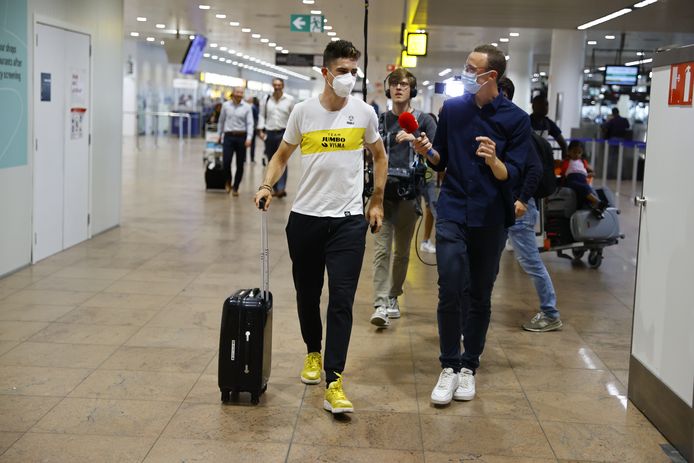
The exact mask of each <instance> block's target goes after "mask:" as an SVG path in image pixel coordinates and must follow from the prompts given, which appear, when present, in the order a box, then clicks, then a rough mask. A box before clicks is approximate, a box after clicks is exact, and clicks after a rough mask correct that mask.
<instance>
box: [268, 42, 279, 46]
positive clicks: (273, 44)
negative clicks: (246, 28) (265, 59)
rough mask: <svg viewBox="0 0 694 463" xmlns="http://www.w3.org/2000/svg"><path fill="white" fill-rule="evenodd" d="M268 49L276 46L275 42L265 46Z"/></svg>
mask: <svg viewBox="0 0 694 463" xmlns="http://www.w3.org/2000/svg"><path fill="white" fill-rule="evenodd" d="M267 46H268V47H275V46H277V44H276V43H275V42H270V43H268V44H267Z"/></svg>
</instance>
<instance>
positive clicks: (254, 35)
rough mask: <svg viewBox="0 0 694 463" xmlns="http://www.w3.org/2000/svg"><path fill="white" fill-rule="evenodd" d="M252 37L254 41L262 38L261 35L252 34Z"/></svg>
mask: <svg viewBox="0 0 694 463" xmlns="http://www.w3.org/2000/svg"><path fill="white" fill-rule="evenodd" d="M251 37H253V38H254V39H259V38H260V34H251Z"/></svg>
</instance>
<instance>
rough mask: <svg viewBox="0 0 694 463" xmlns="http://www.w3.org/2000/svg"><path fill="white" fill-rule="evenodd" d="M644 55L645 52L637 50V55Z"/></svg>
mask: <svg viewBox="0 0 694 463" xmlns="http://www.w3.org/2000/svg"><path fill="white" fill-rule="evenodd" d="M644 55H645V53H644V52H642V51H637V52H636V56H644Z"/></svg>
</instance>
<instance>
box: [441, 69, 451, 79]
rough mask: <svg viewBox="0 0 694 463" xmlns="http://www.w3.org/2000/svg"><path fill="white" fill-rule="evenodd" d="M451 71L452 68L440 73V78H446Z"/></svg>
mask: <svg viewBox="0 0 694 463" xmlns="http://www.w3.org/2000/svg"><path fill="white" fill-rule="evenodd" d="M451 71H452V69H451V68H446V69H444V70H443V71H441V72H439V77H443V76H445V75H446V74H450V72H451Z"/></svg>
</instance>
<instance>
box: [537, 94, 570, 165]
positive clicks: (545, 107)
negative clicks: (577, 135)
mask: <svg viewBox="0 0 694 463" xmlns="http://www.w3.org/2000/svg"><path fill="white" fill-rule="evenodd" d="M532 107H533V112H532V113H531V114H530V125H532V127H533V130H534V131H535V133H536V134H538V135H539V136H541V137H542V138H545V139H547V138H549V137H552V138H554V140H555V141H556V142H557V144H558V145H559V147H560V148H561V158H562V159H566V152H567V145H566V140H565V139H564V136H563V135H562V133H561V129H560V128H559V126H558V125H557V124H555V123H554V121H553V120H552V119H550V118H549V117H547V114H548V113H549V102H548V101H547V97H546V96H545V95H537V96H536V97H535V98H533V99H532Z"/></svg>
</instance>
